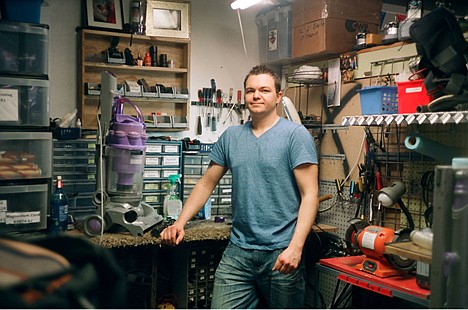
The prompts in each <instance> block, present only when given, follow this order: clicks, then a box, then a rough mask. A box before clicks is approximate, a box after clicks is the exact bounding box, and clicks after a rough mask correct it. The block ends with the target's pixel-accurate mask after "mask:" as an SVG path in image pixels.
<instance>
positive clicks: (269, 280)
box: [211, 243, 305, 309]
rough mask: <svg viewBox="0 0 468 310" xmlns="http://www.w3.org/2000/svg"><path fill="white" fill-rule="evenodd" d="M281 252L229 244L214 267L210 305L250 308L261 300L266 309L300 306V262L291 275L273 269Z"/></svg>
mask: <svg viewBox="0 0 468 310" xmlns="http://www.w3.org/2000/svg"><path fill="white" fill-rule="evenodd" d="M282 251H283V250H282V249H279V250H271V251H264V250H246V249H242V248H239V247H238V246H236V245H234V244H232V243H229V245H228V246H227V248H226V250H225V251H224V254H223V257H222V259H221V262H220V263H219V266H218V269H217V270H216V274H215V282H214V290H213V299H212V301H211V308H213V309H222V308H225V309H233V308H242V309H252V308H256V307H257V306H258V305H259V302H260V300H262V301H264V302H265V303H266V305H264V306H266V307H269V308H277V309H278V308H283V309H284V308H296V309H297V308H303V307H304V296H305V280H304V270H305V269H304V264H303V262H301V264H300V265H299V268H298V269H297V270H296V271H295V272H293V273H291V274H281V273H280V272H279V271H272V269H273V266H274V264H275V262H276V259H277V258H278V255H279V254H280V253H281V252H282ZM262 306H263V305H262Z"/></svg>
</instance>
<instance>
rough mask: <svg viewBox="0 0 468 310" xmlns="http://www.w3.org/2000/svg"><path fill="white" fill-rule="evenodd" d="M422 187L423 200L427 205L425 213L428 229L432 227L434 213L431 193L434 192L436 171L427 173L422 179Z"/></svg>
mask: <svg viewBox="0 0 468 310" xmlns="http://www.w3.org/2000/svg"><path fill="white" fill-rule="evenodd" d="M421 187H422V200H423V202H424V204H425V205H426V210H425V211H424V220H425V221H426V225H427V226H428V227H432V212H433V207H432V205H431V203H430V202H429V195H430V193H433V192H434V171H426V172H425V173H424V174H423V175H422V177H421Z"/></svg>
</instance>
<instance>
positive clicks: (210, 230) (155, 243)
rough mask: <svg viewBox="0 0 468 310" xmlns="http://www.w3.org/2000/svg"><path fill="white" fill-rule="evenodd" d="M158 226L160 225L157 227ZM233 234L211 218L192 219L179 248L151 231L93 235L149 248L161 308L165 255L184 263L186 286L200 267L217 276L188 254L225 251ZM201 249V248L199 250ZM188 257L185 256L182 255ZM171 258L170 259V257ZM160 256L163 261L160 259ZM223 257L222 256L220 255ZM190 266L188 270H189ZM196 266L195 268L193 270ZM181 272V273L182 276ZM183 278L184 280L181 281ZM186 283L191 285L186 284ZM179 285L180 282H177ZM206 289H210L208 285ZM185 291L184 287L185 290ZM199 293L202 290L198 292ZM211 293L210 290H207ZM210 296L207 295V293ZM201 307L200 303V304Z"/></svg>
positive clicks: (154, 299) (104, 241) (115, 245)
mask: <svg viewBox="0 0 468 310" xmlns="http://www.w3.org/2000/svg"><path fill="white" fill-rule="evenodd" d="M155 227H158V226H155ZM312 230H313V231H314V232H335V231H336V230H337V227H335V226H330V225H327V224H322V223H319V224H315V225H314V226H313V229H312ZM230 233H231V225H230V223H229V222H225V223H216V222H214V221H210V220H197V221H192V222H189V223H188V224H187V225H186V227H185V236H184V240H183V242H182V243H181V244H180V245H178V246H177V247H173V248H172V247H169V246H164V245H162V244H161V240H160V238H159V237H158V236H155V235H153V234H152V232H151V230H149V231H147V232H145V233H144V234H143V236H133V235H132V234H131V233H129V232H126V231H125V232H118V233H110V232H106V233H104V234H103V235H102V236H95V237H92V238H91V240H93V241H94V242H96V243H98V244H100V245H101V246H103V247H106V248H109V249H111V250H114V251H117V250H125V251H128V250H130V252H135V253H136V252H138V249H142V248H145V249H148V251H149V255H150V256H151V257H150V258H149V259H150V260H151V272H150V273H151V284H150V285H151V288H150V293H151V296H150V306H151V308H157V306H158V269H160V270H161V271H166V270H165V269H168V267H167V266H159V265H161V257H160V256H164V255H167V256H169V257H170V259H171V260H173V261H172V263H174V264H176V263H177V264H180V266H177V268H175V272H177V273H178V276H177V277H175V278H178V279H176V280H177V281H178V282H179V285H178V286H179V287H181V286H182V284H180V283H181V282H184V281H185V282H187V281H186V280H183V278H186V277H187V274H188V273H190V272H194V271H195V272H197V273H198V271H199V270H205V271H209V272H210V273H209V274H208V273H207V274H206V276H207V277H211V276H214V273H213V274H211V268H210V269H209V270H207V269H206V268H202V269H199V268H198V267H193V266H192V264H190V263H189V267H187V266H184V265H183V263H184V262H185V265H187V261H188V260H189V259H187V260H186V256H187V255H188V256H190V253H192V252H196V253H197V254H196V255H199V254H200V253H202V252H203V251H204V250H205V249H211V253H213V251H214V250H213V249H216V248H217V249H218V251H219V252H221V253H222V251H223V250H224V247H225V246H226V245H227V243H228V240H229V236H230ZM198 249H201V250H200V251H198ZM182 256H184V257H182ZM169 257H168V258H169ZM158 259H159V261H158ZM219 259H220V257H219ZM187 268H188V270H187ZM190 268H192V269H190ZM179 273H180V276H179ZM181 279H182V280H181ZM185 285H187V284H186V283H185ZM176 286H177V285H176ZM205 288H209V286H208V284H207V285H206V286H205ZM181 291H183V290H181ZM197 293H198V292H197ZM205 294H208V293H205ZM180 295H184V296H179V297H180V298H181V299H185V300H186V299H190V298H191V296H187V293H185V294H180ZM205 298H206V296H205ZM179 306H181V307H182V308H190V307H191V306H190V304H186V301H185V303H184V302H183V303H180V304H179ZM199 306H200V305H199ZM201 306H206V304H202V305H201Z"/></svg>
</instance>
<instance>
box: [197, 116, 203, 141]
mask: <svg viewBox="0 0 468 310" xmlns="http://www.w3.org/2000/svg"><path fill="white" fill-rule="evenodd" d="M201 134H202V120H201V116H200V115H198V120H197V135H198V136H199V135H201Z"/></svg>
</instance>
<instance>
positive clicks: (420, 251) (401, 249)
mask: <svg viewBox="0 0 468 310" xmlns="http://www.w3.org/2000/svg"><path fill="white" fill-rule="evenodd" d="M385 253H387V254H396V255H399V256H404V257H406V258H409V259H414V260H416V261H420V262H423V263H428V264H430V263H431V260H432V252H431V250H428V249H426V248H423V247H420V246H419V245H417V244H415V243H413V242H412V241H408V242H395V243H392V244H388V245H386V246H385Z"/></svg>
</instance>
